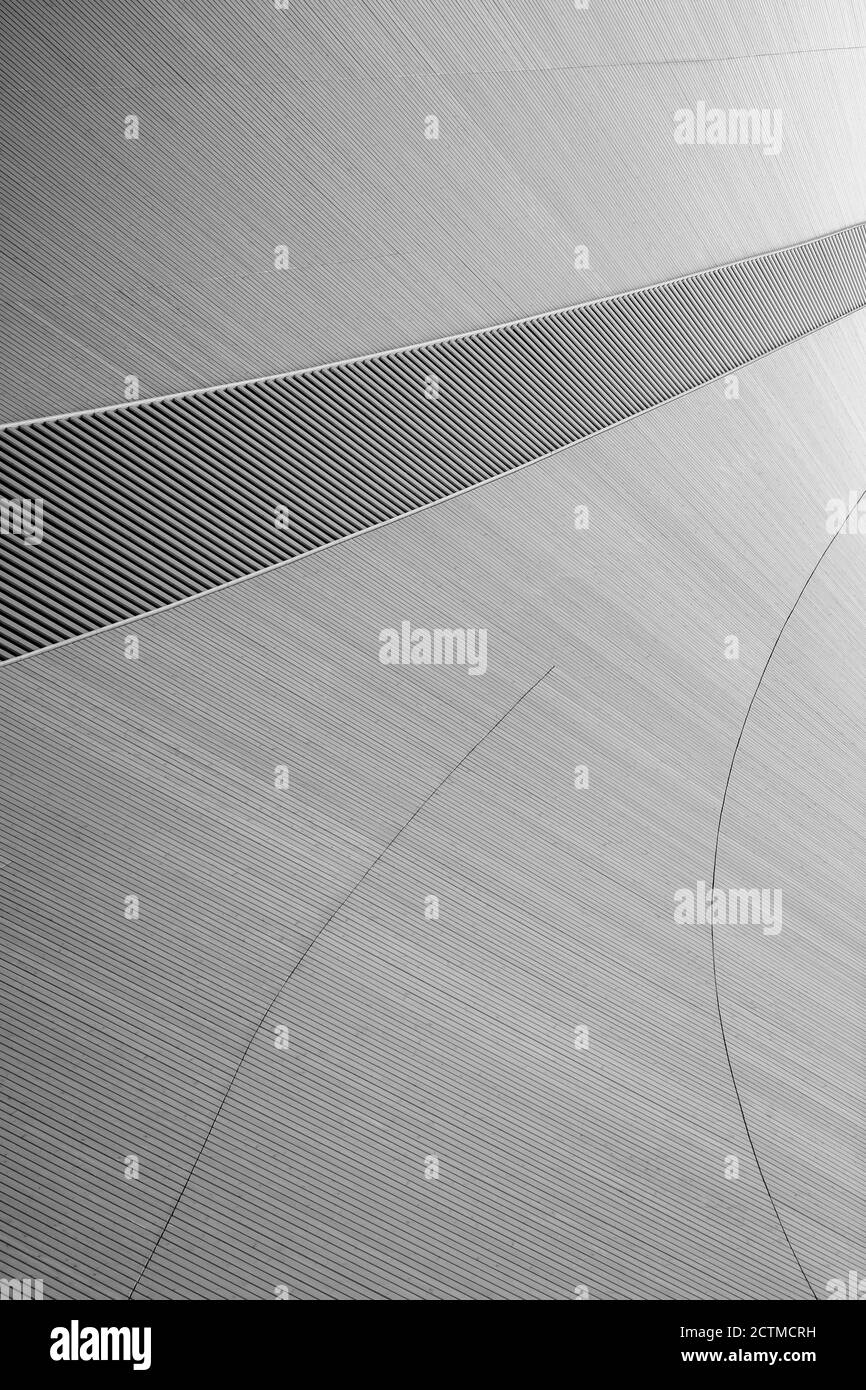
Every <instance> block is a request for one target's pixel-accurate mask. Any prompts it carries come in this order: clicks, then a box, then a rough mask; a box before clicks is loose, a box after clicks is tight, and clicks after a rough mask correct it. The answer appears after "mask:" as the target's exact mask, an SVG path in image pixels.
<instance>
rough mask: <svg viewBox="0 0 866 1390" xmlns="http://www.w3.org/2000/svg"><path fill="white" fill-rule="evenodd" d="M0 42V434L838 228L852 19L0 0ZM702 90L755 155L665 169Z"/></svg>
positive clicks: (460, 327) (858, 20)
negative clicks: (762, 141)
mask: <svg viewBox="0 0 866 1390" xmlns="http://www.w3.org/2000/svg"><path fill="white" fill-rule="evenodd" d="M0 26H2V27H0V51H2V54H3V65H2V73H3V82H2V84H0V101H2V109H3V116H4V120H3V125H4V141H3V148H2V153H0V158H2V160H3V170H4V184H5V187H6V190H7V194H6V197H5V198H4V213H3V222H2V230H3V236H2V277H3V280H2V283H3V308H4V313H3V315H2V335H3V336H2V340H0V341H2V348H0V353H2V358H0V360H2V368H3V370H2V372H0V420H20V419H28V418H33V417H35V416H42V415H49V414H54V413H58V412H61V411H67V410H77V409H87V408H92V407H95V406H100V405H106V404H109V403H112V402H115V401H118V400H122V399H123V392H124V387H125V378H126V377H127V375H129V374H134V375H136V376H137V377H138V378H139V381H140V386H141V392H142V395H147V396H153V395H161V394H164V393H166V392H169V391H177V390H185V389H189V388H192V387H204V386H214V385H216V384H217V383H219V382H227V381H237V380H241V379H247V378H251V377H256V376H261V375H266V374H270V373H276V372H284V371H288V370H293V369H296V368H301V367H309V366H313V365H315V364H317V363H319V362H324V361H334V360H338V359H342V358H344V357H349V356H356V355H359V354H363V353H369V352H374V351H383V350H386V349H391V348H395V347H398V346H401V345H402V344H404V343H411V342H421V341H426V340H428V339H431V338H434V337H439V336H441V335H443V334H453V333H460V332H464V331H466V330H469V329H479V328H483V327H485V326H487V325H488V324H491V323H499V322H503V321H505V320H509V319H513V318H518V317H523V316H526V315H529V314H534V313H537V312H539V311H540V310H545V309H558V308H562V307H563V306H565V305H569V304H572V303H575V302H576V301H579V300H584V299H591V298H595V297H598V296H599V295H604V294H610V293H616V292H619V291H622V290H627V289H633V288H635V287H637V286H640V285H644V284H648V283H651V282H654V281H658V280H665V279H669V278H670V277H672V276H674V275H679V274H682V273H683V272H684V271H690V270H698V269H703V268H705V267H707V266H712V265H717V264H722V263H725V262H727V261H730V260H733V259H736V258H739V257H742V256H745V255H749V254H752V253H754V252H756V251H764V250H768V249H770V248H772V247H775V246H779V245H785V244H788V243H790V242H794V241H798V240H801V239H804V238H806V237H809V236H813V235H815V234H817V233H822V232H827V231H830V230H832V229H834V228H837V227H840V226H844V225H846V224H848V223H850V222H853V221H857V220H859V219H862V217H863V216H864V207H866V182H864V180H866V174H864V169H863V160H862V158H861V155H862V150H863V148H864V145H866V118H864V111H863V104H862V102H861V100H860V96H861V92H862V88H863V80H864V53H863V49H862V46H863V44H864V43H866V37H864V20H863V12H862V8H861V7H860V6H859V5H839V4H835V3H832V0H823V2H822V3H819V4H805V3H802V2H801V3H797V4H796V5H795V4H792V3H790V0H774V2H773V3H763V4H761V5H760V6H756V5H755V4H753V3H751V0H736V3H732V0H722V3H717V0H691V2H690V4H689V5H688V6H687V7H677V6H671V5H664V6H658V5H646V4H643V3H635V2H634V0H632V3H628V4H626V3H611V0H605V3H595V0H593V3H592V4H591V5H590V7H589V9H588V10H587V11H585V12H576V11H575V9H574V5H573V3H572V0H548V3H545V4H534V3H530V2H529V0H513V3H491V4H476V3H473V4H471V5H465V4H463V3H462V0H451V2H450V3H447V4H442V3H437V4H435V5H426V6H425V5H419V4H418V3H417V0H399V2H397V3H375V4H371V3H369V0H356V2H355V3H352V4H345V3H342V0H340V2H339V3H337V2H336V0H334V3H328V4H323V3H321V0H302V2H301V3H296V0H293V3H292V4H291V5H290V6H289V7H288V8H287V9H286V10H283V11H277V10H276V9H275V8H274V5H273V0H255V3H248V4H244V5H237V4H235V3H217V2H216V0H201V3H199V4H197V5H196V6H195V7H194V9H190V8H189V7H188V6H185V5H181V4H176V3H171V0H160V2H159V3H157V4H153V5H143V4H137V5H135V6H131V7H126V8H122V7H118V6H117V5H114V4H106V3H103V2H101V0H93V3H89V4H88V5H87V6H82V5H77V6H74V7H73V6H52V7H50V8H48V9H43V8H40V7H38V6H33V5H32V4H30V3H28V2H27V0H6V3H5V4H4V6H3V10H2V15H0ZM701 99H703V100H706V101H707V103H708V104H710V105H712V104H713V103H714V102H715V103H717V104H718V105H720V106H722V107H724V108H725V109H728V108H730V107H744V108H747V109H749V108H753V107H757V108H761V107H766V108H769V109H775V108H777V107H779V108H781V109H783V111H784V138H783V145H782V149H781V151H780V153H779V155H778V156H777V157H775V158H765V157H764V156H763V154H762V152H761V150H760V149H752V148H745V149H724V150H712V149H698V148H696V149H692V150H684V149H683V148H681V147H678V146H677V145H676V144H675V143H674V141H673V134H672V132H673V113H674V111H676V110H677V109H679V108H681V107H684V106H690V107H694V104H695V103H696V101H698V100H701ZM130 113H132V114H137V115H138V116H139V119H140V122H141V126H140V133H139V139H138V140H137V141H130V140H126V139H125V138H124V119H125V117H126V115H127V114H130ZM429 113H436V114H438V116H439V118H440V122H441V133H440V139H439V141H438V142H433V141H428V140H426V139H424V136H423V131H424V120H425V117H426V115H427V114H429ZM576 244H586V245H588V247H589V249H590V266H589V269H588V270H587V271H583V272H580V273H577V272H575V270H574V266H573V262H574V247H575V245H576ZM277 245H287V246H288V248H289V253H290V269H289V270H288V271H286V272H276V271H275V270H274V247H275V246H277Z"/></svg>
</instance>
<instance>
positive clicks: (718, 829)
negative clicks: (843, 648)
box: [710, 489, 866, 1299]
mask: <svg viewBox="0 0 866 1390" xmlns="http://www.w3.org/2000/svg"><path fill="white" fill-rule="evenodd" d="M864 497H866V489H864V491H863V492H861V494H860V496H859V497H858V498H857V501H856V502H855V503H854V506H853V507H852V508H851V510H850V511H849V512H848V514H847V516H846V517H845V522H843V524H842V526H840V527H839V530H838V531H837V532H836V533H835V534H834V535H832V536H831V537H830V540H829V541H828V542H827V544H826V546H825V547H824V549H823V550H822V551H821V554H820V555H819V556H818V559H817V560H816V562H815V565H814V567H813V569H812V570H811V573H810V574H809V576H808V578H807V579H806V582H805V583H804V584H803V587H802V588H801V590H800V592H799V593H798V595H797V597H796V598H795V600H794V603H793V606H792V608H791V611H790V612H789V614H788V616H787V618H786V619H785V621H784V622H783V624H782V626H781V627H780V628H779V631H778V634H777V636H776V640H775V642H774V643H773V645H772V647H771V648H770V651H769V655H768V656H767V660H766V661H765V662H764V668H763V670H762V671H761V674H760V676H759V677H758V684H757V685H756V686H755V689H754V692H753V694H752V698H751V700H750V701H749V706H748V709H747V710H746V714H745V718H744V719H743V724H742V728H741V729H740V732H739V735H738V737H737V742H736V743H735V745H734V751H733V754H732V756H731V764H730V767H729V768H728V775H727V778H726V779H725V789H724V792H723V793H722V804H721V807H720V808H719V821H718V825H717V826H716V843H715V849H714V850H713V877H712V886H711V896H710V902H711V903H713V902H714V901H715V898H714V895H715V890H716V866H717V863H718V857H719V839H720V836H721V831H722V819H723V817H724V814H725V803H726V801H727V796H728V788H729V786H730V783H731V776H732V775H733V771H734V763H735V762H736V759H737V752H738V751H739V747H740V743H741V742H742V738H743V734H744V733H745V731H746V725H747V724H748V722H749V715H750V714H751V712H752V706H753V705H754V703H755V700H756V699H757V697H758V691H759V690H760V688H761V684H762V682H763V679H764V676H765V675H766V674H767V669H768V667H769V665H770V662H771V661H772V659H773V654H774V653H775V650H776V648H777V647H778V645H779V642H780V641H781V639H782V634H783V633H784V631H785V629H786V627H787V626H788V623H789V622H790V621H791V619H792V617H793V616H794V613H795V612H796V609H797V605H798V604H799V602H800V599H801V598H802V597H803V595H804V594H805V592H806V590H807V588H808V587H809V585H810V584H811V582H812V579H813V578H814V576H815V575H816V573H817V572H818V568H819V566H820V565H821V564H822V563H823V561H824V557H825V556H826V554H827V552H828V551H829V549H830V547H831V545H832V544H833V542H834V541H835V540H836V537H837V536H839V535H841V533H842V530H843V529H844V525H845V523H846V522H847V521H848V517H850V516H851V514H852V513H853V512H855V511H856V510H857V508H858V506H859V505H860V502H861V501H862V500H863V498H864ZM714 915H715V914H714V913H713V912H712V911H711V914H710V948H711V951H712V961H713V984H714V986H715V992H716V1009H717V1010H718V1015H719V1027H720V1029H721V1032H722V1043H723V1044H724V1049H725V1057H726V1058H727V1062H728V1071H729V1072H730V1073H731V1081H732V1082H733V1086H734V1094H735V1095H736V1097H737V1104H738V1105H739V1107H740V1114H741V1115H742V1117H743V1124H744V1126H745V1129H746V1135H747V1137H748V1140H749V1145H750V1147H751V1150H752V1154H753V1156H754V1159H755V1163H756V1164H757V1168H758V1172H759V1174H760V1176H761V1181H762V1182H763V1184H764V1187H765V1188H766V1192H767V1196H768V1197H769V1199H770V1204H771V1206H772V1208H773V1211H774V1212H775V1213H776V1219H777V1221H778V1222H779V1225H780V1227H781V1229H782V1235H783V1236H784V1237H785V1240H786V1241H787V1243H788V1248H789V1250H790V1251H791V1254H792V1255H793V1256H794V1259H795V1260H796V1262H797V1268H798V1269H799V1271H800V1273H801V1274H802V1276H803V1278H804V1279H805V1281H806V1283H807V1285H808V1286H809V1290H810V1292H811V1294H812V1297H813V1298H816V1299H817V1298H818V1295H817V1293H816V1292H815V1289H814V1288H813V1287H812V1281H811V1280H810V1278H809V1276H808V1275H807V1273H806V1271H805V1269H804V1268H803V1266H802V1264H801V1263H800V1260H799V1257H798V1255H797V1252H796V1250H795V1249H794V1247H793V1245H792V1244H791V1239H790V1237H789V1235H788V1232H787V1231H786V1230H785V1223H784V1221H783V1220H782V1217H781V1215H780V1214H779V1208H778V1207H777V1206H776V1201H775V1198H774V1197H773V1194H772V1192H771V1191H770V1185H769V1183H768V1182H767V1178H766V1175H765V1173H764V1170H763V1168H762V1167H761V1160H760V1158H759V1157H758V1151H757V1149H756V1148H755V1141H754V1139H753V1138H752V1131H751V1130H750V1128H749V1122H748V1120H747V1119H746V1111H745V1108H744V1106H743V1100H742V1096H741V1095H740V1088H739V1086H738V1085H737V1078H736V1074H735V1072H734V1065H733V1062H732V1061H731V1053H730V1049H729V1047H728V1038H727V1034H726V1032H725V1020H724V1017H723V1015H722V1003H721V998H720V996H719V976H718V969H717V964H716V924H715V922H714V921H713V917H714Z"/></svg>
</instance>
